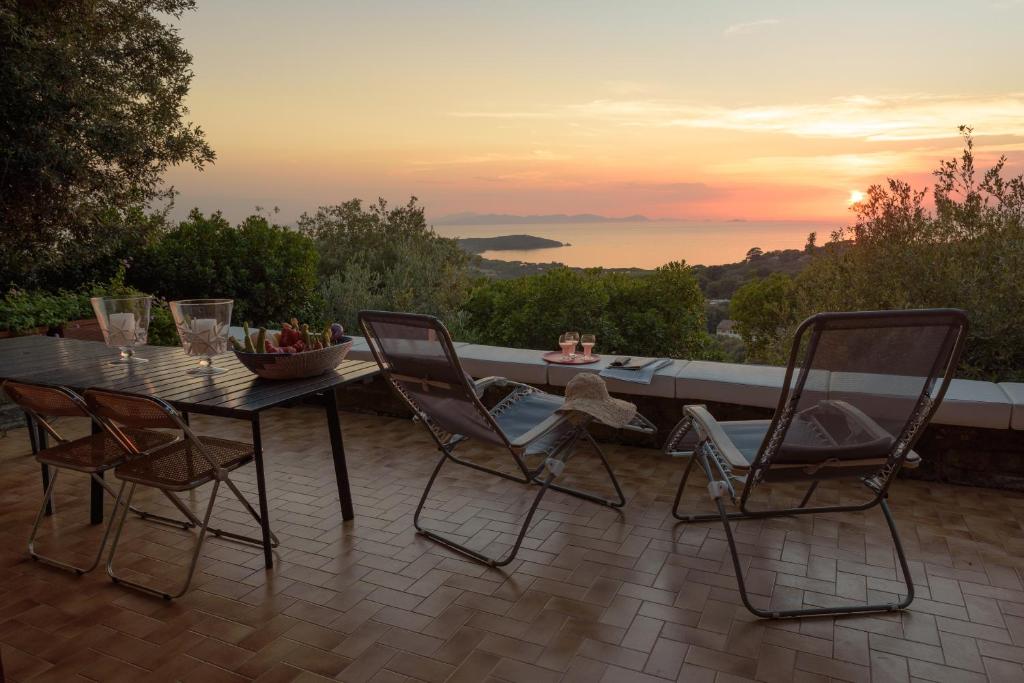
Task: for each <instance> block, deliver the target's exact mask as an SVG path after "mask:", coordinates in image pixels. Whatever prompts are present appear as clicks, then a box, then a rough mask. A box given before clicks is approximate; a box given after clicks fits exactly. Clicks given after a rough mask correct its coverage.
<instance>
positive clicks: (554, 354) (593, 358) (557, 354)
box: [544, 351, 601, 365]
mask: <svg viewBox="0 0 1024 683" xmlns="http://www.w3.org/2000/svg"><path fill="white" fill-rule="evenodd" d="M544 360H546V361H547V362H549V363H554V364H555V365H590V364H591V363H596V362H597V361H599V360H601V356H599V355H597V354H596V353H592V354H590V360H583V354H582V353H577V354H576V358H569V359H566V358H562V352H561V351H551V352H550V353H545V354H544Z"/></svg>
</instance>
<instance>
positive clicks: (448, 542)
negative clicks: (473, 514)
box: [412, 452, 554, 567]
mask: <svg viewBox="0 0 1024 683" xmlns="http://www.w3.org/2000/svg"><path fill="white" fill-rule="evenodd" d="M449 457H451V456H449V455H448V453H446V452H444V453H443V455H442V456H441V459H440V460H438V461H437V465H436V466H435V467H434V471H433V473H432V474H431V475H430V480H429V481H428V482H427V486H426V488H424V489H423V495H422V496H420V503H419V505H417V506H416V513H415V514H414V515H413V518H412V519H413V526H415V527H416V531H417V532H419V533H420V534H422V535H423V536H426V537H427V538H429V539H431V540H432V541H435V542H437V543H440V544H441V545H443V546H445V547H447V548H450V549H452V550H454V551H456V552H459V553H462V554H463V555H466V556H468V557H471V558H473V559H474V560H477V561H478V562H482V563H484V564H486V565H488V566H491V567H504V566H505V565H507V564H509V563H510V562H512V560H514V559H515V557H516V555H517V554H518V553H519V548H520V546H522V544H523V539H524V538H525V537H526V532H527V531H529V529H530V522H532V521H533V516H534V514H535V513H536V512H537V506H539V505H540V501H541V498H543V497H544V494H545V493H547V490H548V488H550V487H551V482H552V480H553V479H554V475H553V474H551V473H548V476H547V477H545V479H544V481H541V482H537V483H538V484H540V491H538V492H537V495H536V496H535V497H534V499H533V504H532V505H530V510H529V512H527V513H526V519H525V520H523V525H522V527H520V529H519V534H518V535H517V536H516V542H515V544H514V545H513V546H512V549H511V550H509V551H508V553H506V555H505V557H501V558H499V557H488V556H487V555H484V554H483V553H481V552H478V551H476V550H473V549H472V548H469V547H467V546H465V545H463V544H461V543H458V542H456V541H453V540H452V539H450V538H448V537H446V536H444V535H442V534H440V533H437V532H435V531H430V530H429V529H424V528H423V527H422V526H420V513H421V512H422V511H423V505H424V504H425V503H426V502H427V496H429V495H430V489H431V488H433V486H434V481H435V480H436V479H437V475H438V474H439V473H440V472H441V467H442V466H443V465H444V463H445V460H447V459H448V458H449Z"/></svg>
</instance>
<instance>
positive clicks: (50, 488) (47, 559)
mask: <svg viewBox="0 0 1024 683" xmlns="http://www.w3.org/2000/svg"><path fill="white" fill-rule="evenodd" d="M4 384H5V385H6V384H7V383H6V382H5V383H4ZM13 384H20V385H25V386H31V387H33V388H36V389H43V390H46V391H52V392H56V393H59V394H60V395H61V396H63V397H64V398H66V399H67V400H68V401H70V402H71V403H72V404H74V405H75V406H76V407H77V408H78V409H79V410H80V411H81V414H80V415H78V416H76V417H83V418H88V419H90V420H91V421H92V424H93V425H94V426H95V425H97V424H98V423H100V419H99V418H97V417H96V416H95V415H93V414H92V412H91V411H90V410H89V406H88V405H86V403H85V401H84V400H83V399H82V397H81V396H79V395H78V394H77V393H75V392H74V391H72V390H71V389H68V388H67V387H62V386H55V385H49V384H35V383H28V382H16V383H13ZM8 396H11V394H10V392H8ZM11 399H12V400H13V401H14V402H15V403H17V404H18V407H19V408H21V410H23V411H24V412H25V414H26V415H28V416H29V418H30V423H32V424H34V425H37V426H38V427H40V428H42V429H43V430H44V431H45V432H46V433H47V434H49V435H50V436H52V437H53V438H54V439H55V440H56V441H57V442H58V443H69V442H70V441H71V439H66V438H64V436H63V435H62V434H61V433H60V432H58V431H57V429H56V428H55V427H54V426H53V424H51V422H50V421H49V420H48V419H46V418H47V417H48V416H44V415H42V414H40V413H39V412H38V411H36V410H34V409H32V408H30V407H28V406H26V405H23V404H22V403H20V402H19V401H18V400H17V399H16V398H15V397H14V396H11ZM84 438H89V437H84ZM118 443H119V444H121V442H120V441H118ZM121 445H122V447H123V444H121ZM40 452H42V451H40ZM130 455H131V451H128V450H126V451H125V458H126V459H127V458H128V457H129V456H130ZM37 456H38V454H37ZM117 464H119V463H112V464H111V465H110V466H108V467H106V468H104V469H102V470H98V471H96V472H88V474H89V478H90V479H91V480H92V481H94V482H96V483H97V484H98V485H99V486H100V487H102V489H103V490H104V491H106V492H107V494H109V495H110V497H111V498H113V499H114V501H115V504H114V505H115V508H116V507H117V505H118V504H119V501H120V497H119V496H120V494H119V492H115V491H114V489H113V488H111V486H110V485H109V484H108V483H107V482H106V480H105V479H104V478H103V477H101V476H100V474H99V473H100V472H106V471H108V470H111V469H114V468H115V467H116V466H117ZM43 467H45V468H46V469H47V473H48V475H49V476H48V477H47V479H48V481H47V484H46V489H45V490H44V492H43V501H42V503H41V504H40V506H39V511H38V512H37V513H36V517H35V521H34V522H33V524H32V531H31V533H30V534H29V538H28V553H29V556H30V557H31V558H32V559H33V560H35V561H37V562H43V563H45V564H48V565H51V566H53V567H57V568H59V569H64V570H66V571H70V572H74V573H75V574H78V575H79V576H81V575H82V574H88V573H89V572H91V571H92V570H94V569H96V567H97V566H98V565H99V563H100V558H101V557H102V556H103V549H104V548H105V547H106V545H107V539H108V538H109V536H110V529H111V522H112V520H113V515H111V517H110V519H108V520H107V523H106V524H105V525H104V528H103V537H102V538H101V539H100V544H99V547H98V548H97V549H96V556H95V557H94V558H93V561H92V563H91V564H89V566H87V567H79V566H77V565H74V564H72V563H70V562H65V561H63V560H59V559H57V558H55V557H51V556H48V555H43V554H42V553H40V552H39V551H38V550H36V547H35V544H36V537H37V536H38V534H39V527H40V526H41V524H42V521H43V518H44V517H45V516H47V515H46V512H47V510H48V509H50V510H56V509H57V506H56V504H55V502H54V491H55V489H56V486H57V478H58V475H59V474H60V471H61V470H62V469H64V468H62V467H59V466H56V465H51V464H48V463H43ZM130 509H131V511H132V512H134V513H135V514H137V515H138V516H139V517H141V518H142V519H147V520H152V521H154V522H157V523H159V524H165V525H168V526H174V527H180V528H183V529H188V528H190V527H191V526H192V524H191V522H187V521H186V522H182V521H180V520H176V519H173V518H171V517H165V516H163V515H158V514H155V513H152V512H146V511H145V510H140V509H138V508H136V507H131V508H130Z"/></svg>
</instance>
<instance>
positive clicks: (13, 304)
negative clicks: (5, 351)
mask: <svg viewBox="0 0 1024 683" xmlns="http://www.w3.org/2000/svg"><path fill="white" fill-rule="evenodd" d="M94 296H144V292H140V291H139V290H137V289H134V288H133V287H129V286H128V285H126V284H125V282H124V268H121V269H120V270H119V271H118V272H117V274H116V275H115V276H114V277H113V278H112V279H111V280H110V281H108V282H106V283H103V284H95V285H89V286H86V287H85V288H83V289H82V290H80V291H78V292H68V291H59V292H56V293H52V292H43V291H31V292H24V291H21V290H17V289H12V290H10V291H9V292H8V293H7V294H6V296H4V298H3V300H2V301H0V330H4V331H10V332H13V333H14V334H31V333H33V332H35V331H36V330H38V329H40V328H44V331H50V330H55V329H57V328H60V327H62V326H63V325H64V324H65V323H67V322H69V321H71V320H83V319H90V318H92V317H94V316H95V312H94V311H93V308H92V302H91V301H90V299H91V298H92V297H94ZM149 343H150V344H153V345H156V346H176V345H177V344H178V333H177V330H176V329H175V327H174V320H173V318H172V317H171V311H170V309H169V308H168V307H167V302H166V301H163V300H160V299H157V298H154V300H153V304H152V306H151V308H150V323H149Z"/></svg>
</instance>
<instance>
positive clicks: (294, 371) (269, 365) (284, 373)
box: [235, 337, 352, 379]
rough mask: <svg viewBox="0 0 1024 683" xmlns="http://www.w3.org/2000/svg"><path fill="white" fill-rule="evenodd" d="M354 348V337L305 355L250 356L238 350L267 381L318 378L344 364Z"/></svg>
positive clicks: (244, 359) (253, 369) (250, 367)
mask: <svg viewBox="0 0 1024 683" xmlns="http://www.w3.org/2000/svg"><path fill="white" fill-rule="evenodd" d="M351 349H352V337H342V338H341V342H339V343H337V344H334V345H332V346H325V347H324V348H322V349H318V350H316V351H303V352H302V353H247V352H245V351H237V350H236V351H235V355H236V356H238V360H240V361H242V365H244V366H245V367H247V368H249V370H250V371H252V372H253V373H255V374H256V375H258V376H260V377H262V378H264V379H300V378H302V377H315V376H317V375H322V374H324V373H325V372H327V371H328V370H333V369H334V368H336V367H338V366H339V365H341V361H343V360H345V356H347V355H348V352H349V351H350V350H351Z"/></svg>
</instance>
